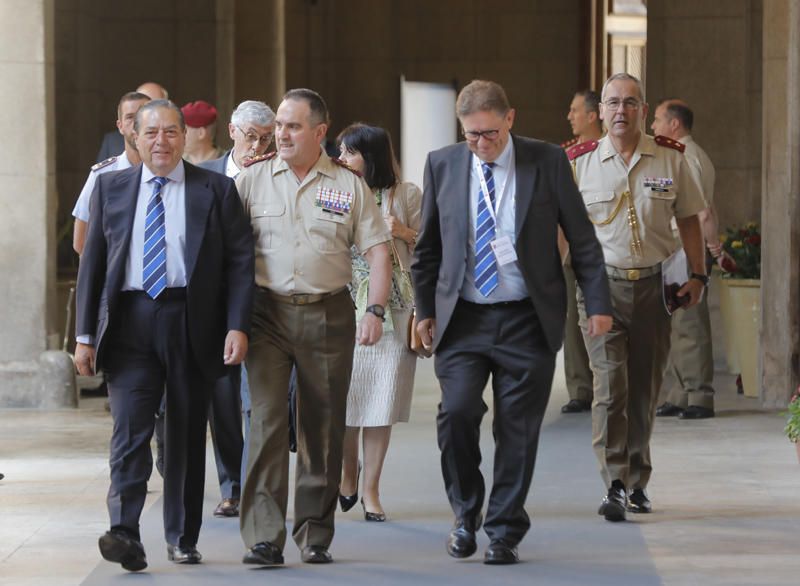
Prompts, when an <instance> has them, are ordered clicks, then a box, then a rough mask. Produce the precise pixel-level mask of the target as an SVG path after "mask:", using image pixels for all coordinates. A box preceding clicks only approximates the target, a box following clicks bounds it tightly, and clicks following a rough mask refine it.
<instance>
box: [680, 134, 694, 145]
mask: <svg viewBox="0 0 800 586" xmlns="http://www.w3.org/2000/svg"><path fill="white" fill-rule="evenodd" d="M678 142H679V143H681V144H689V143H690V142H694V139H693V138H692V135H691V134H687V135H686V136H682V137H680V138H679V139H678Z"/></svg>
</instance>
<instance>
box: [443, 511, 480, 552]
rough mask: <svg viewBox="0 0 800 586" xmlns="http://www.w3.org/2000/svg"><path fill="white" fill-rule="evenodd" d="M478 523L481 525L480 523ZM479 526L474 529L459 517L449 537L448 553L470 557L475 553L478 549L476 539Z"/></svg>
mask: <svg viewBox="0 0 800 586" xmlns="http://www.w3.org/2000/svg"><path fill="white" fill-rule="evenodd" d="M477 525H478V527H479V526H480V523H478V524H477ZM478 527H475V528H474V529H473V528H472V527H471V526H469V525H468V524H467V523H465V522H464V520H463V519H458V520H457V521H456V524H455V526H454V527H453V530H452V531H451V532H450V535H449V536H448V537H447V553H448V554H450V555H451V556H452V557H454V558H468V557H469V556H471V555H472V554H474V553H475V552H476V551H477V549H478V543H477V542H476V541H475V531H477V529H478Z"/></svg>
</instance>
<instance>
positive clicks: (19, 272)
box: [0, 0, 74, 407]
mask: <svg viewBox="0 0 800 586" xmlns="http://www.w3.org/2000/svg"><path fill="white" fill-rule="evenodd" d="M53 17H54V0H0V136H2V137H3V140H2V141H0V271H2V276H1V277H0V407H35V406H39V405H42V404H43V403H44V402H47V403H48V404H49V405H50V406H53V402H52V401H51V399H49V398H47V399H45V397H52V396H54V395H58V394H59V393H58V392H55V393H51V392H50V390H48V389H47V384H48V383H47V380H49V377H48V376H47V375H43V374H42V373H43V372H44V371H45V370H46V371H48V372H50V371H52V369H50V368H48V369H44V368H42V366H41V365H42V364H43V362H42V360H41V359H40V357H41V356H43V353H44V352H45V351H46V350H47V347H48V343H47V340H48V337H50V338H51V340H52V343H51V345H55V344H57V338H58V336H57V335H56V336H52V333H54V332H55V331H56V328H55V324H54V323H53V319H54V315H55V307H54V305H55V250H56V244H55V236H56V229H55V213H56V210H57V203H56V191H55V148H54V144H55V132H54V129H55V126H54V115H53V113H54V99H53V91H54V84H55V67H54V58H53V57H54V55H53V44H54V43H53V40H54V35H53V20H54V19H53ZM49 334H50V335H49ZM48 363H49V362H48ZM62 364H63V363H62ZM70 376H72V375H71V365H70ZM66 378H69V376H67V377H66ZM61 386H62V387H63V385H61ZM73 389H74V384H73ZM66 403H67V404H74V391H73V392H72V397H70V399H68V400H67V401H66ZM61 405H63V402H61Z"/></svg>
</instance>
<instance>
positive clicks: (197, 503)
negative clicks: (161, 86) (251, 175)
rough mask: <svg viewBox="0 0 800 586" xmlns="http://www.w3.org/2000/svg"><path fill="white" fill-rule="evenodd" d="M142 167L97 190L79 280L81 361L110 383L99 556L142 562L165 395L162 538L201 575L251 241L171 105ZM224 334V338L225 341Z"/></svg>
mask: <svg viewBox="0 0 800 586" xmlns="http://www.w3.org/2000/svg"><path fill="white" fill-rule="evenodd" d="M134 130H135V133H136V146H137V149H138V151H139V153H140V155H141V157H142V161H143V165H137V166H135V167H131V168H129V169H126V170H123V171H119V172H112V173H107V174H105V175H101V176H100V177H98V181H97V184H96V186H95V189H94V193H93V195H92V200H91V201H92V204H91V205H92V209H91V215H90V219H89V230H88V234H87V239H86V246H85V248H84V251H83V255H82V256H81V263H80V269H79V271H78V300H77V321H76V324H77V325H76V333H77V336H78V345H77V347H76V350H75V362H76V364H77V367H78V370H79V372H80V373H81V374H84V375H86V374H91V373H92V372H94V371H95V369H96V368H102V369H103V370H104V371H105V373H106V376H107V380H108V388H109V397H110V400H111V414H112V416H113V419H114V429H113V432H112V437H111V456H110V467H111V486H110V488H109V492H108V499H107V502H108V509H109V516H110V520H111V528H110V530H109V531H108V532H107V533H106V534H105V535H103V536H102V537H101V538H100V542H99V545H100V551H101V553H102V555H103V557H104V558H105V559H107V560H109V561H112V562H117V563H120V564H121V565H122V567H123V568H124V569H126V570H129V571H138V570H142V569H144V568H145V567H146V566H147V561H146V557H145V553H144V548H143V547H142V544H141V541H140V536H139V517H140V515H141V512H142V507H143V506H144V501H145V496H146V493H147V477H148V475H149V472H150V465H151V456H150V438H151V436H152V434H153V426H154V415H155V413H156V410H157V409H158V406H159V403H160V402H161V396H162V393H164V388H165V385H166V456H165V476H164V530H165V535H166V541H167V553H168V557H169V559H170V560H172V561H174V562H176V563H198V562H199V561H200V559H201V556H200V553H199V552H198V551H197V548H196V544H197V539H198V535H199V532H200V524H201V519H202V508H203V485H204V482H205V434H206V417H207V412H208V398H209V393H210V391H211V387H212V385H213V382H214V381H215V380H216V379H217V378H219V377H220V376H221V375H222V374H223V369H224V368H225V366H224V365H228V366H233V365H237V364H239V363H240V362H241V361H242V359H243V358H244V356H245V354H246V352H247V335H248V334H247V332H248V331H249V327H250V310H251V304H252V295H253V270H254V268H253V266H254V261H253V237H252V231H251V229H250V225H249V222H248V220H247V217H246V216H245V215H244V212H243V210H242V206H241V203H240V200H239V197H238V193H237V191H236V187H235V185H234V183H233V181H232V180H230V179H229V178H226V177H223V176H221V175H218V174H216V173H212V172H209V171H206V170H203V169H199V168H197V167H194V166H193V165H190V164H188V163H185V162H184V161H182V159H181V155H182V153H183V145H184V141H185V138H184V136H185V125H184V122H183V117H182V115H181V112H180V110H179V109H178V108H177V107H176V106H175V105H174V104H173V103H172V102H169V101H167V100H154V101H151V102H148V103H147V104H146V107H142V108H140V110H139V112H138V113H137V116H136V122H135V127H134ZM226 332H227V333H226Z"/></svg>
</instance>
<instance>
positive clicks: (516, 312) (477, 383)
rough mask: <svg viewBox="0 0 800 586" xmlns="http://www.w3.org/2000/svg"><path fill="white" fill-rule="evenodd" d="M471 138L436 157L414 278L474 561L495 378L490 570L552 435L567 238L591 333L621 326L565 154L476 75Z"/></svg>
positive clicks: (447, 478) (519, 527)
mask: <svg viewBox="0 0 800 586" xmlns="http://www.w3.org/2000/svg"><path fill="white" fill-rule="evenodd" d="M456 113H457V115H458V118H459V121H460V122H461V126H462V128H463V132H464V136H465V138H466V141H465V142H461V143H458V144H455V145H451V146H448V147H445V148H443V149H440V150H437V151H434V152H432V153H429V154H428V160H427V162H426V165H425V175H424V195H423V202H422V229H421V231H420V233H419V236H418V237H417V246H416V248H415V252H414V263H413V265H412V267H411V273H412V276H413V282H414V292H415V299H416V303H417V314H418V319H419V324H418V328H417V331H418V333H419V335H420V337H421V338H422V341H423V343H424V344H426V345H427V346H429V347H430V348H431V349H432V350H433V351H434V352H435V358H434V368H435V370H436V376H437V377H438V379H439V384H440V385H441V388H442V395H441V402H440V404H439V413H438V415H437V434H438V440H439V448H440V449H441V453H442V456H441V464H442V475H443V477H444V484H445V489H446V491H447V497H448V499H449V501H450V506H451V507H452V509H453V512H454V514H455V526H454V527H453V530H452V531H451V533H450V535H449V537H448V539H447V544H446V549H447V553H448V554H449V555H450V556H452V557H455V558H466V557H469V556H471V555H472V554H474V553H475V551H476V550H477V543H476V536H475V534H476V532H477V530H478V529H479V528H480V526H481V522H482V519H483V515H482V510H483V505H484V500H485V497H486V490H485V484H484V479H483V476H482V475H481V472H480V463H481V452H480V445H479V435H480V423H481V419H482V418H483V415H484V414H485V413H486V411H487V407H486V404H485V403H484V401H483V392H484V389H485V387H486V384H487V382H488V380H489V377H490V376H491V378H492V398H493V402H494V423H493V427H492V429H493V431H494V439H495V452H494V478H493V485H492V489H491V494H490V496H489V499H488V504H487V508H486V516H485V518H486V521H485V523H484V524H483V525H484V530H485V531H486V533H487V534H488V536H489V539H490V544H489V547H488V548H487V549H486V551H485V553H484V563H486V564H513V563H516V562H517V561H518V559H519V558H518V550H517V546H518V544H519V543H520V541H522V539H523V537H524V536H525V534H526V533H527V531H528V529H529V528H530V519H529V517H528V514H527V513H526V512H525V498H526V496H527V494H528V489H529V487H530V483H531V479H532V477H533V468H534V464H535V461H536V450H537V447H538V442H539V429H540V427H541V424H542V419H543V417H544V412H545V408H546V406H547V401H548V398H549V397H550V388H551V386H552V382H553V372H554V370H555V360H556V353H557V352H558V349H559V347H560V346H561V343H562V340H563V336H564V320H565V317H566V299H567V293H566V285H565V283H564V273H563V271H562V269H561V256H560V254H559V250H558V237H557V234H558V229H559V227H560V228H561V229H562V230H563V232H564V235H565V237H566V239H567V241H568V242H569V245H570V248H571V251H572V264H573V267H574V269H575V274H576V275H577V278H578V282H579V283H580V285H581V287H582V289H583V290H584V292H585V293H586V298H587V310H588V312H589V314H590V317H589V321H588V327H589V331H590V335H601V334H603V333H604V332H606V331H607V330H608V328H609V327H610V326H611V303H610V300H609V296H608V282H607V278H606V275H605V270H604V267H603V254H602V250H601V249H600V245H599V243H598V242H597V238H596V237H595V234H594V230H593V229H592V225H591V224H590V223H589V219H588V218H587V216H586V210H585V209H584V206H583V203H582V202H581V199H580V194H579V193H578V190H577V187H576V185H575V181H574V179H573V176H572V170H571V169H570V167H569V163H568V161H567V158H566V156H565V155H564V151H563V150H562V149H560V148H559V147H557V146H556V145H551V144H547V143H544V142H541V141H538V140H533V139H529V138H524V137H521V136H516V135H512V134H511V127H512V125H513V123H514V114H515V112H514V109H512V108H511V107H510V105H509V102H508V98H507V97H506V94H505V91H504V90H503V88H502V87H500V85H498V84H497V83H494V82H491V81H483V80H476V81H473V82H471V83H470V84H468V85H467V86H466V87H464V89H462V90H461V92H460V93H459V95H458V99H457V101H456Z"/></svg>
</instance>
